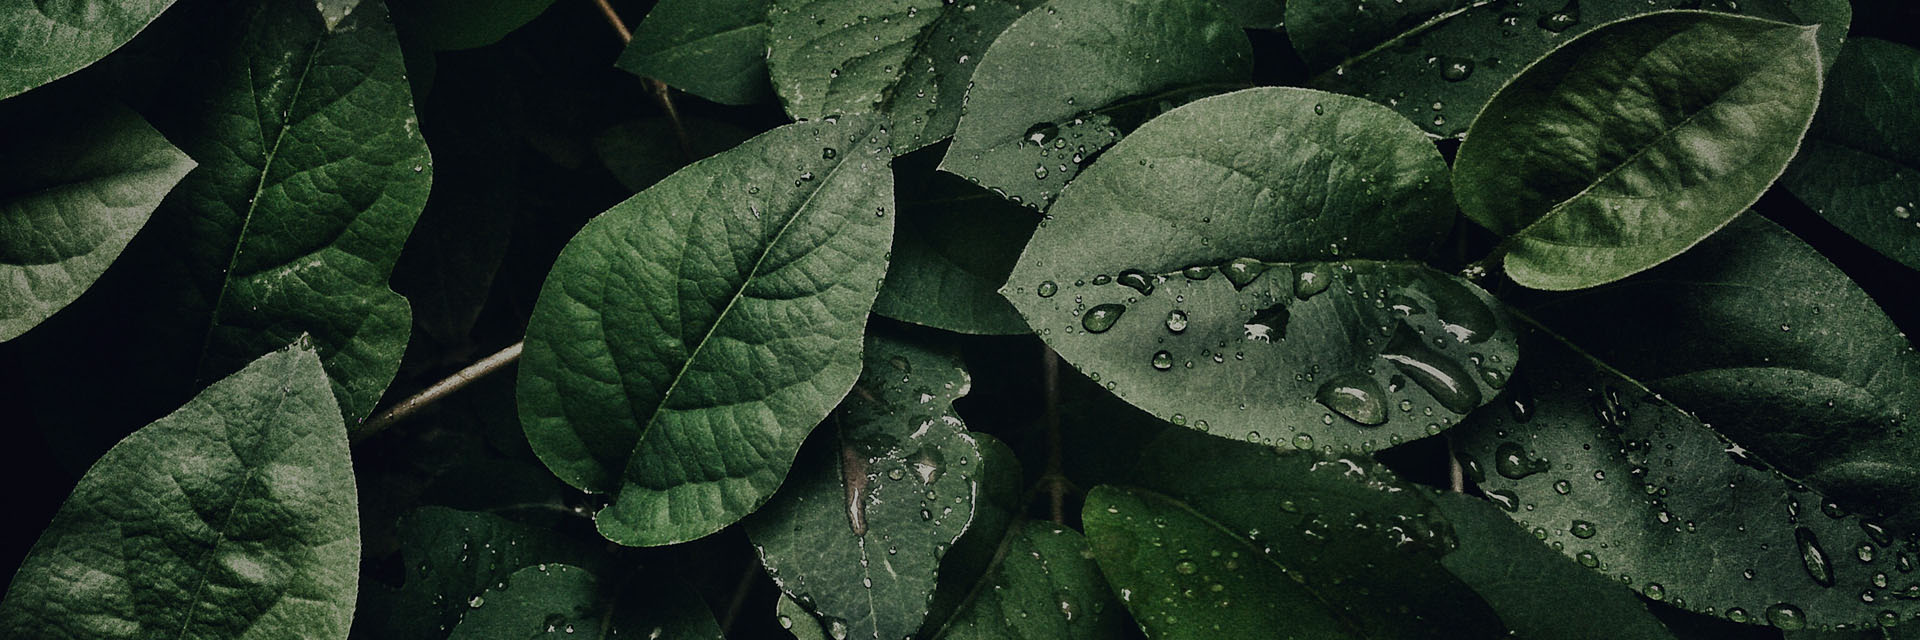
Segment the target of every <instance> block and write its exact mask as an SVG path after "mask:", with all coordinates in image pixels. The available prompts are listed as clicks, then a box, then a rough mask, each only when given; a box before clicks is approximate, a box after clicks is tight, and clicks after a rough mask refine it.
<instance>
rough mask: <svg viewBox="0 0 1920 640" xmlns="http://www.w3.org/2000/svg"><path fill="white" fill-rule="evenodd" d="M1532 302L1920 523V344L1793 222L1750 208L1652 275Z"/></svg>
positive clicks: (1633, 366)
mask: <svg viewBox="0 0 1920 640" xmlns="http://www.w3.org/2000/svg"><path fill="white" fill-rule="evenodd" d="M1528 306H1529V307H1530V312H1531V313H1534V314H1536V315H1537V317H1539V318H1540V319H1541V321H1543V322H1545V323H1546V324H1547V325H1548V326H1551V327H1553V329H1554V330H1555V331H1558V332H1560V333H1561V334H1562V335H1565V336H1567V337H1568V338H1569V339H1570V340H1573V341H1574V343H1575V344H1578V345H1580V347H1581V348H1582V349H1584V350H1586V351H1587V352H1589V353H1592V354H1594V356H1595V357H1597V358H1599V359H1600V360H1601V361H1603V362H1606V363H1607V364H1608V365H1610V366H1613V367H1617V368H1618V369H1619V370H1621V371H1622V372H1625V374H1626V375H1629V376H1632V377H1633V378H1634V379H1636V380H1639V381H1641V382H1642V383H1644V384H1646V385H1647V386H1648V387H1649V388H1652V389H1653V390H1654V391H1657V392H1660V393H1661V394H1663V395H1665V396H1666V397H1667V398H1669V399H1671V400H1672V401H1673V402H1674V403H1675V404H1678V405H1680V406H1681V407H1684V408H1686V409H1687V410H1688V411H1692V412H1695V413H1696V414H1698V415H1699V416H1700V418H1701V419H1702V420H1704V421H1706V422H1708V423H1710V424H1712V425H1714V427H1715V428H1716V429H1717V430H1719V431H1720V432H1721V433H1724V434H1726V435H1727V436H1728V437H1729V438H1731V439H1733V441H1735V442H1738V443H1740V444H1741V445H1743V446H1745V447H1747V448H1749V449H1752V450H1753V451H1754V452H1755V454H1757V455H1758V456H1759V457H1760V458H1762V459H1765V460H1768V461H1769V462H1771V463H1772V464H1773V465H1774V466H1775V467H1777V468H1779V469H1780V470H1781V471H1783V472H1786V473H1787V474H1788V475H1791V476H1793V477H1795V478H1797V479H1799V480H1800V481H1802V482H1805V483H1807V484H1809V485H1811V486H1813V487H1814V488H1815V489H1818V490H1820V491H1821V492H1823V493H1825V494H1827V495H1828V496H1829V497H1832V498H1835V499H1837V500H1838V501H1839V502H1840V503H1841V504H1844V505H1846V506H1848V507H1849V508H1850V509H1853V510H1858V511H1873V512H1879V513H1884V514H1886V515H1889V516H1896V517H1897V518H1898V519H1900V520H1903V521H1905V524H1911V525H1920V512H1916V510H1915V505H1916V504H1920V442H1915V438H1913V437H1911V436H1910V435H1907V434H1906V432H1907V431H1908V430H1909V429H1911V428H1912V426H1911V422H1912V420H1913V419H1914V416H1916V415H1920V354H1916V353H1914V349H1913V345H1912V344H1911V343H1910V342H1909V341H1908V339H1907V337H1906V336H1904V335H1902V334H1901V333H1900V329H1899V327H1898V326H1896V325H1895V324H1894V323H1893V321H1892V320H1891V319H1889V318H1888V317H1887V315H1886V313H1885V312H1883V311H1881V309H1880V307H1879V306H1878V305H1876V304H1875V303H1874V301H1873V299H1872V298H1871V297H1869V296H1868V295H1867V293H1866V292H1865V291H1862V290H1861V289H1860V287H1859V285H1856V284H1854V283H1853V281H1852V280H1850V279H1848V278H1847V276H1846V274H1844V273H1842V272H1841V271H1840V270H1839V269H1837V268H1835V267H1834V266H1833V265H1832V264H1830V263H1828V262H1827V260H1826V258H1824V257H1822V256H1821V255H1820V254H1819V252H1817V251H1815V250H1814V249H1813V248H1812V247H1810V246H1807V244H1806V243H1804V242H1802V241H1800V240H1799V239H1798V238H1795V237H1794V236H1793V234H1791V233H1788V232H1787V231H1786V230H1785V229H1782V228H1780V227H1779V226H1777V225H1774V224H1773V223H1771V222H1768V221H1766V220H1765V219H1764V218H1760V217H1758V216H1754V215H1748V216H1745V217H1743V218H1741V219H1740V220H1737V221H1735V222H1734V223H1733V224H1732V225H1729V226H1728V228H1727V229H1726V230H1725V231H1722V232H1720V233H1718V234H1715V235H1714V237H1712V238H1709V239H1707V241H1706V242H1703V243H1701V244H1700V246H1698V247H1694V248H1693V249H1692V250H1691V251H1688V252H1687V253H1686V254H1684V255H1682V256H1680V257H1679V258H1676V259H1675V260H1673V261H1672V262H1670V263H1668V264H1665V265H1661V266H1660V267H1659V268H1657V269H1653V270H1651V271H1648V272H1647V273H1645V274H1642V275H1640V276H1636V277H1634V278H1630V279H1627V280H1624V281H1621V282H1619V283H1616V284H1613V285H1610V286H1607V287H1603V288H1599V289H1594V290H1592V291H1589V292H1583V293H1582V294H1581V295H1577V296H1556V297H1550V298H1547V299H1545V300H1542V301H1537V302H1533V303H1531V304H1529V305H1528ZM1623 328H1624V329H1623Z"/></svg>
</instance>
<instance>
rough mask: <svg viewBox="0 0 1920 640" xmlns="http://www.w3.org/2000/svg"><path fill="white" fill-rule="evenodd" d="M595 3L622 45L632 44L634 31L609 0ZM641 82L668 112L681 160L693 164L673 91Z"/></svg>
mask: <svg viewBox="0 0 1920 640" xmlns="http://www.w3.org/2000/svg"><path fill="white" fill-rule="evenodd" d="M593 3H594V4H595V5H597V6H599V7H600V14H601V15H603V16H606V18H607V24H609V25H612V26H613V32H614V33H616V34H619V36H620V42H621V44H630V43H632V42H633V31H632V30H631V29H628V28H627V23H626V22H625V21H623V20H621V19H620V13H619V12H617V11H614V10H613V5H612V4H611V3H609V2H608V0H593ZM640 80H641V81H642V82H645V83H647V88H648V89H650V90H652V92H653V99H654V101H655V102H658V103H660V109H661V110H662V111H665V112H667V121H668V122H671V123H673V135H674V138H675V139H677V140H678V141H679V142H680V155H681V159H682V160H685V161H687V162H692V161H693V160H694V157H693V139H691V138H688V137H687V128H686V126H685V125H683V124H681V122H680V110H679V109H677V108H675V107H674V106H673V90H672V89H669V88H667V83H665V82H661V81H659V80H658V79H655V78H648V77H644V76H643V77H641V78H640Z"/></svg>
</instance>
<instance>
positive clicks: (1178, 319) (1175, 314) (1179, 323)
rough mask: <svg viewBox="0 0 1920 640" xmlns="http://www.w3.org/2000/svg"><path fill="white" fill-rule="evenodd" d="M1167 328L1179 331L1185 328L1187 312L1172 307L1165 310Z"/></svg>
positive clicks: (1175, 331)
mask: <svg viewBox="0 0 1920 640" xmlns="http://www.w3.org/2000/svg"><path fill="white" fill-rule="evenodd" d="M1167 330H1168V331H1172V332H1174V333H1180V332H1183V331H1186V330H1187V312H1185V311H1181V310H1179V309H1174V310H1172V311H1168V312H1167Z"/></svg>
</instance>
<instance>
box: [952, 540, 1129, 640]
mask: <svg viewBox="0 0 1920 640" xmlns="http://www.w3.org/2000/svg"><path fill="white" fill-rule="evenodd" d="M1089 553H1090V552H1089V551H1088V548H1087V540H1086V538H1085V537H1083V536H1081V535H1080V533H1079V532H1076V531H1074V530H1072V529H1067V528H1065V527H1060V526H1058V525H1054V524H1052V523H1042V522H1034V521H1023V522H1017V523H1015V524H1014V525H1013V526H1012V527H1011V528H1010V529H1008V530H1007V534H1006V538H1005V540H1004V541H1003V542H1001V545H1000V548H999V553H998V554H997V555H995V556H994V559H993V563H992V564H991V565H990V566H989V567H988V569H987V573H986V574H985V575H983V576H981V581H980V582H979V583H977V584H975V585H974V586H973V590H972V591H971V592H970V593H969V594H968V596H967V599H966V600H964V601H963V602H961V604H960V607H959V609H958V610H957V611H955V612H954V615H953V617H952V618H950V619H948V620H947V621H946V623H945V624H944V625H942V626H941V627H940V629H939V630H937V631H936V632H934V633H933V634H932V635H929V636H927V637H929V638H934V639H936V640H1054V639H1063V640H1106V639H1109V638H1119V637H1123V634H1124V629H1125V628H1126V619H1125V618H1124V617H1122V615H1121V611H1122V609H1121V606H1120V603H1119V601H1117V600H1115V599H1114V597H1113V592H1111V591H1109V590H1108V589H1107V585H1106V583H1105V581H1104V580H1103V579H1102V578H1101V576H1100V570H1099V567H1098V566H1096V565H1095V564H1094V563H1093V560H1092V559H1091V558H1089V557H1088V555H1089Z"/></svg>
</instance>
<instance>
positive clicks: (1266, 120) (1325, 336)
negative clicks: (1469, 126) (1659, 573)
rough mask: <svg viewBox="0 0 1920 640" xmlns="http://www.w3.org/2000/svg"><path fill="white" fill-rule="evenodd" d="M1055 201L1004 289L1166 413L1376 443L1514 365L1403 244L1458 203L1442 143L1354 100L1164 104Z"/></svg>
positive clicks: (1455, 283)
mask: <svg viewBox="0 0 1920 640" xmlns="http://www.w3.org/2000/svg"><path fill="white" fill-rule="evenodd" d="M1229 129H1231V130H1233V131H1235V133H1232V134H1229V133H1227V131H1228V130H1229ZM1248 131H1252V132H1259V133H1258V134H1255V135H1249V134H1247V133H1244V132H1248ZM1196 187H1198V188H1196ZM1051 218H1052V219H1051V220H1050V221H1048V222H1047V223H1046V224H1044V225H1042V226H1041V227H1040V229H1039V230H1038V231H1036V232H1035V233H1034V238H1033V241H1032V243H1030V244H1029V245H1028V247H1027V250H1026V253H1025V254H1023V255H1022V256H1021V257H1020V262H1019V263H1018V264H1017V265H1016V266H1015V267H1014V270H1013V273H1012V275H1011V276H1009V277H1008V280H1007V285H1006V287H1005V288H1004V289H1003V290H1002V292H1003V294H1004V295H1006V296H1007V298H1008V299H1010V300H1012V301H1013V304H1014V307H1015V308H1017V309H1019V310H1020V312H1021V314H1022V315H1024V316H1025V317H1026V319H1027V323H1028V324H1029V325H1030V326H1032V327H1033V330H1034V331H1035V332H1036V333H1038V334H1039V335H1040V337H1041V339H1043V340H1045V341H1046V342H1047V344H1048V345H1050V346H1052V347H1053V348H1054V350H1056V351H1058V352H1059V353H1060V355H1061V357H1063V358H1065V359H1066V360H1067V361H1068V362H1070V363H1072V364H1073V365H1074V366H1075V367H1077V368H1079V369H1080V370H1081V371H1082V372H1084V373H1086V374H1087V376H1088V377H1090V378H1092V379H1094V380H1095V381H1096V382H1100V383H1102V384H1103V385H1105V387H1106V388H1107V389H1108V390H1110V391H1112V392H1113V393H1114V394H1116V395H1118V396H1120V397H1122V398H1124V399H1126V400H1127V401H1128V402H1130V403H1132V404H1133V405H1135V406H1137V407H1140V408H1142V409H1145V410H1147V411H1148V412H1150V413H1153V414H1154V415H1157V416H1160V417H1161V418H1163V419H1166V420H1169V421H1171V422H1173V423H1174V424H1178V425H1184V426H1188V427H1191V428H1195V429H1199V430H1202V431H1207V432H1210V433H1213V434H1215V435H1219V436H1223V437H1228V438H1236V439H1241V438H1244V439H1247V440H1249V441H1253V442H1263V443H1269V444H1271V443H1274V442H1279V443H1282V444H1287V443H1294V444H1297V445H1298V446H1302V447H1313V446H1325V447H1334V448H1337V449H1340V450H1360V449H1370V448H1385V447H1387V446H1390V445H1393V444H1398V443H1400V442H1403V441H1406V440H1412V439H1415V438H1420V437H1424V436H1427V435H1431V434H1434V433H1439V432H1440V431H1441V430H1442V429H1444V428H1446V427H1447V426H1449V425H1451V424H1452V423H1453V421H1454V420H1456V419H1458V418H1459V417H1460V416H1463V415H1465V414H1466V413H1467V412H1468V411H1471V410H1472V409H1473V408H1474V407H1477V406H1479V405H1480V404H1482V403H1484V402H1486V401H1489V400H1491V399H1492V398H1493V395H1494V394H1495V393H1497V392H1498V389H1499V388H1500V386H1501V385H1502V384H1503V383H1504V380H1505V377H1506V374H1507V373H1508V372H1509V371H1510V370H1511V369H1512V366H1513V362H1514V358H1515V355H1516V351H1515V344H1514V337H1513V334H1512V333H1511V331H1509V330H1508V329H1507V327H1506V321H1505V320H1504V317H1503V316H1502V315H1501V314H1500V313H1499V312H1498V311H1497V308H1496V307H1495V306H1494V304H1495V303H1494V301H1493V298H1492V297H1491V296H1490V295H1488V294H1487V293H1486V292H1484V291H1481V290H1479V289H1478V288H1477V287H1475V286H1473V285H1472V284H1470V283H1468V282H1466V281H1464V280H1461V279H1458V278H1455V277H1453V276H1449V275H1446V274H1443V273H1440V272H1438V271H1434V270H1432V269H1429V268H1427V267H1425V266H1423V265H1420V264H1418V263H1416V262H1412V261H1411V260H1409V259H1410V258H1414V257H1417V256H1421V255H1424V254H1425V253H1426V252H1427V251H1428V249H1429V248H1430V247H1431V246H1432V244H1433V243H1434V242H1435V241H1436V240H1437V239H1438V238H1439V237H1440V236H1441V234H1443V233H1444V232H1445V231H1446V229H1447V228H1448V226H1449V225H1450V224H1451V223H1452V220H1453V218H1454V216H1453V210H1452V208H1451V207H1449V206H1448V203H1447V191H1446V181H1445V178H1444V165H1443V162H1442V160H1441V159H1440V156H1439V153H1438V152H1436V151H1435V150H1434V148H1433V146H1432V145H1431V144H1428V142H1427V141H1426V139H1425V138H1424V137H1423V136H1421V135H1420V133H1419V131H1418V130H1417V129H1415V128H1414V127H1413V126H1412V125H1411V124H1409V123H1407V122H1406V121H1405V120H1403V119H1401V118H1399V117H1398V116H1395V115H1393V114H1392V113H1390V112H1388V111H1387V110H1386V109H1385V108H1383V107H1380V106H1378V105H1374V104H1372V103H1369V102H1366V101H1364V100H1361V99H1358V98H1351V97H1347V96H1340V95H1336V94H1329V93H1323V92H1319V91H1312V90H1306V89H1280V88H1272V89H1250V90H1246V91H1241V92H1236V93H1232V94H1228V95H1224V96H1217V97H1213V98H1208V99H1205V100H1201V101H1199V102H1195V103H1193V104H1191V105H1188V106H1185V107H1182V108H1180V109H1176V110H1174V111H1172V112H1170V113H1168V114H1167V115H1164V116H1161V117H1160V118H1158V119H1156V120H1154V121H1153V122H1150V123H1148V124H1147V125H1145V126H1143V127H1141V128H1140V130H1139V131H1137V132H1135V133H1134V134H1133V135H1132V136H1129V137H1128V138H1127V140H1125V141H1122V142H1121V143H1120V144H1119V145H1118V146H1116V147H1114V148H1113V149H1112V150H1110V151H1109V152H1108V153H1107V154H1106V156H1104V157H1103V158H1102V159H1101V161H1100V162H1099V163H1096V164H1095V165H1094V166H1093V168H1092V169H1090V170H1089V171H1088V172H1087V174H1086V175H1085V176H1083V177H1081V178H1080V179H1079V180H1077V181H1076V182H1075V183H1074V186H1070V187H1068V188H1067V191H1066V193H1065V195H1064V196H1063V197H1062V198H1061V200H1060V203H1059V205H1058V206H1056V207H1055V209H1054V210H1053V212H1052V213H1051Z"/></svg>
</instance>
